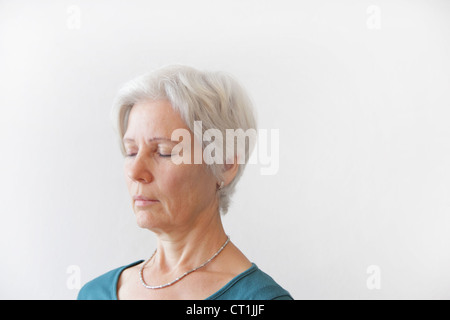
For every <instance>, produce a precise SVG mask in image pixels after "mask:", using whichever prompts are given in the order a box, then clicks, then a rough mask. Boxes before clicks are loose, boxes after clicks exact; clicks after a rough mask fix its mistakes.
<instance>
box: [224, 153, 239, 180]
mask: <svg viewBox="0 0 450 320" xmlns="http://www.w3.org/2000/svg"><path fill="white" fill-rule="evenodd" d="M228 162H230V161H229V160H228ZM238 169H239V163H238V157H237V156H235V157H234V161H233V163H227V162H225V163H224V164H223V171H222V177H223V180H222V181H223V182H224V186H227V185H228V184H230V183H231V182H232V181H233V179H234V177H236V174H237V172H238Z"/></svg>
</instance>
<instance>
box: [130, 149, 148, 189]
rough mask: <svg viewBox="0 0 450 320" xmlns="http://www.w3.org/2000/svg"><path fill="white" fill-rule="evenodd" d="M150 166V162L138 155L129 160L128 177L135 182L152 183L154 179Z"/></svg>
mask: <svg viewBox="0 0 450 320" xmlns="http://www.w3.org/2000/svg"><path fill="white" fill-rule="evenodd" d="M150 166H151V165H150V161H148V160H147V159H145V157H144V156H142V155H140V154H137V155H136V156H135V157H134V158H131V159H130V160H129V162H128V164H127V169H126V170H127V171H126V172H127V175H128V177H129V178H130V179H131V180H133V181H135V182H140V183H150V182H151V181H153V179H154V176H153V174H152V172H151V171H152V170H151V168H150Z"/></svg>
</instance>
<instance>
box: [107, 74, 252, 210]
mask: <svg viewBox="0 0 450 320" xmlns="http://www.w3.org/2000/svg"><path fill="white" fill-rule="evenodd" d="M143 100H153V101H155V100H168V101H169V102H170V104H171V106H172V108H173V109H174V110H175V111H178V112H179V113H180V115H181V117H182V119H183V120H184V122H185V123H186V125H187V126H188V128H189V129H190V130H191V131H192V132H194V122H195V121H202V131H203V132H202V134H203V133H204V132H205V131H206V130H208V129H217V130H220V132H221V133H222V136H223V137H225V136H226V134H225V133H226V130H227V129H234V130H238V129H242V130H243V131H247V130H248V129H253V130H255V131H256V129H257V128H256V118H255V113H254V109H253V106H252V103H251V100H250V98H249V96H248V95H247V93H246V92H245V90H244V89H243V87H242V86H241V85H240V84H239V83H238V82H237V81H236V80H235V79H234V78H233V77H232V76H231V75H229V74H227V73H225V72H218V71H214V72H210V71H208V72H204V71H199V70H197V69H194V68H192V67H188V66H183V65H170V66H165V67H162V68H160V69H157V70H154V71H152V72H150V73H147V74H144V75H142V76H139V77H137V78H135V79H133V80H131V81H129V82H127V83H126V84H125V85H124V86H123V87H122V88H121V89H120V90H119V92H118V94H117V97H116V99H115V101H114V105H113V110H112V111H113V112H112V117H113V121H114V124H115V127H116V130H117V131H118V134H119V138H120V146H121V150H122V153H123V154H125V149H124V145H123V142H122V139H123V136H124V134H125V132H126V130H127V124H128V115H129V113H130V110H131V108H132V107H133V105H134V104H136V103H137V102H139V101H143ZM234 140H235V139H233V142H232V143H233V146H232V147H233V148H234V145H235V144H236V142H234ZM249 140H250V141H249V143H248V144H247V143H246V145H245V157H244V159H241V161H239V164H238V165H239V168H238V171H237V173H236V176H235V178H234V179H233V181H232V182H231V183H229V184H228V185H227V186H225V187H223V188H222V189H220V190H219V191H218V192H219V209H220V212H221V213H222V214H226V213H227V211H228V207H229V204H230V198H231V195H232V194H233V193H234V191H235V187H236V184H237V182H238V181H239V179H240V178H241V176H242V174H243V171H244V168H245V166H246V164H247V162H248V160H249V157H250V154H251V152H252V151H253V148H254V146H255V141H252V139H249ZM200 141H201V140H200ZM202 143H203V149H204V148H205V142H204V141H202ZM229 143H230V141H227V148H228V147H229ZM225 163H226V161H222V164H219V163H213V164H210V165H208V168H209V169H210V170H211V173H212V174H213V175H214V176H215V178H216V179H217V181H218V183H220V182H221V181H222V177H221V172H223V167H224V164H225Z"/></svg>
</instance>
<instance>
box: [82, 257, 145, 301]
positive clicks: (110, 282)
mask: <svg viewBox="0 0 450 320" xmlns="http://www.w3.org/2000/svg"><path fill="white" fill-rule="evenodd" d="M141 262H142V260H139V261H136V262H133V263H130V264H128V265H125V266H122V267H119V268H116V269H113V270H111V271H108V272H106V273H105V274H103V275H101V276H99V277H97V278H95V279H93V280H91V281H89V282H88V283H86V284H85V285H84V286H83V287H82V288H81V290H80V292H79V293H78V298H77V299H78V300H115V299H117V296H116V290H117V281H118V280H119V276H120V274H121V273H122V271H124V270H125V269H127V268H129V267H132V266H135V265H137V264H139V263H141Z"/></svg>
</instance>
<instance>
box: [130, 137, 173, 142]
mask: <svg viewBox="0 0 450 320" xmlns="http://www.w3.org/2000/svg"><path fill="white" fill-rule="evenodd" d="M161 140H162V141H169V142H178V141H172V140H171V139H169V138H164V137H153V138H151V139H148V140H147V141H148V142H153V141H161ZM122 141H123V143H126V142H134V139H132V138H123V139H122Z"/></svg>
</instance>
